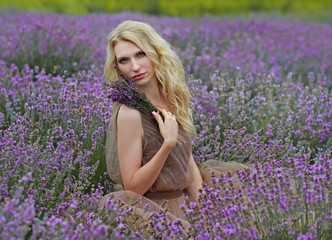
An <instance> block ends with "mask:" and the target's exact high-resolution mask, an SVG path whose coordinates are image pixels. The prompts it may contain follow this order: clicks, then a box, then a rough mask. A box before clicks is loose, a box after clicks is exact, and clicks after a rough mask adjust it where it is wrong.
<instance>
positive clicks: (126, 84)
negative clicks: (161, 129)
mask: <svg viewBox="0 0 332 240" xmlns="http://www.w3.org/2000/svg"><path fill="white" fill-rule="evenodd" d="M114 68H115V69H116V70H117V71H118V72H119V74H120V76H121V78H118V79H116V80H115V81H114V82H112V83H111V84H109V87H110V92H109V95H108V97H109V98H110V99H112V100H113V102H118V103H120V104H124V105H126V106H128V107H130V108H134V109H137V110H139V111H141V112H144V113H147V114H149V115H152V112H153V111H154V112H158V109H157V108H156V107H155V106H153V104H152V103H151V102H150V101H149V99H147V97H146V95H145V94H144V93H142V92H141V91H140V90H139V89H138V88H137V87H136V85H135V83H134V80H133V79H131V78H129V77H128V76H126V75H125V74H123V73H122V72H121V71H120V69H119V68H118V67H117V66H114Z"/></svg>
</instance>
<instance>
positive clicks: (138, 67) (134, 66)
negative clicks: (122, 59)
mask: <svg viewBox="0 0 332 240" xmlns="http://www.w3.org/2000/svg"><path fill="white" fill-rule="evenodd" d="M131 68H132V70H133V71H134V72H137V71H138V70H139V69H140V65H139V63H138V62H137V61H136V60H133V61H132V66H131Z"/></svg>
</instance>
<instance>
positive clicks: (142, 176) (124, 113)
mask: <svg viewBox="0 0 332 240" xmlns="http://www.w3.org/2000/svg"><path fill="white" fill-rule="evenodd" d="M160 111H161V112H163V111H164V110H160ZM164 113H166V111H164ZM156 120H157V121H158V123H159V128H160V132H161V134H162V136H163V138H164V143H163V144H162V146H161V148H160V149H159V150H158V152H157V153H156V154H155V155H154V156H153V158H152V159H151V160H150V161H149V162H148V163H146V164H145V165H144V166H141V164H142V155H143V153H142V133H143V129H142V123H141V115H140V113H139V112H138V111H137V110H134V109H131V108H128V107H126V106H122V107H121V108H120V110H119V113H118V119H117V128H118V129H117V131H118V154H119V164H120V171H121V177H122V183H123V185H124V188H125V189H126V190H131V191H133V192H136V193H138V194H140V195H143V194H144V193H145V192H146V191H147V190H148V189H149V188H150V187H151V186H152V184H153V183H154V182H155V181H156V179H157V177H158V175H159V173H160V171H161V169H162V167H163V165H164V163H165V161H166V159H167V156H168V154H169V153H170V151H171V150H172V148H173V147H174V146H175V144H176V139H177V134H178V125H177V122H176V120H172V119H170V118H168V117H167V116H165V122H163V121H162V119H161V117H160V116H159V115H158V116H156Z"/></svg>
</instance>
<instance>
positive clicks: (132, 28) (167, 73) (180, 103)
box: [104, 20, 195, 133]
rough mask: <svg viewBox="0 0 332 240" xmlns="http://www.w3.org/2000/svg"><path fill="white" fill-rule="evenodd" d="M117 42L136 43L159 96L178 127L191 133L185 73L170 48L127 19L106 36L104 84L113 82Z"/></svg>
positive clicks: (152, 32) (146, 28)
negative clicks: (151, 69) (149, 66)
mask: <svg viewBox="0 0 332 240" xmlns="http://www.w3.org/2000/svg"><path fill="white" fill-rule="evenodd" d="M119 41H129V42H132V43H134V44H136V45H137V46H138V47H139V48H140V49H142V51H144V52H145V54H146V55H147V56H148V57H149V58H150V60H151V61H152V62H153V64H154V68H155V73H156V77H157V80H158V85H159V88H160V91H161V94H162V95H163V96H164V97H165V99H166V100H167V103H168V105H169V107H170V110H171V112H172V113H173V114H174V115H175V116H176V119H177V121H178V122H179V124H180V125H181V126H182V127H183V128H184V129H185V130H186V131H188V132H191V133H195V128H194V125H193V124H192V120H191V111H190V109H189V108H188V104H189V102H190V93H189V90H188V87H187V86H186V83H185V72H184V69H183V66H182V63H181V61H180V59H179V57H178V56H177V55H176V53H175V51H174V50H173V48H172V46H171V45H170V44H169V43H168V42H167V41H166V40H165V39H163V38H162V37H161V36H160V35H159V34H158V33H157V32H156V31H155V30H154V29H153V28H152V27H151V26H150V25H148V24H146V23H143V22H137V21H132V20H127V21H124V22H122V23H120V24H119V25H118V26H117V27H116V28H115V29H114V30H113V31H112V32H111V33H110V34H109V36H108V44H107V58H106V62H105V66H104V75H105V77H106V78H107V80H108V81H114V80H115V79H116V78H117V77H119V76H118V72H117V71H116V70H115V69H114V66H115V65H117V62H116V59H115V54H114V46H115V44H116V43H118V42H119Z"/></svg>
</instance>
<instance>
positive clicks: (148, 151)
mask: <svg viewBox="0 0 332 240" xmlns="http://www.w3.org/2000/svg"><path fill="white" fill-rule="evenodd" d="M118 111H119V108H118V110H116V111H115V114H113V115H114V116H113V119H112V120H111V122H112V123H113V125H112V129H111V134H110V135H109V136H110V139H109V140H108V142H107V146H108V147H109V148H108V149H107V154H106V155H107V168H108V173H109V175H110V177H111V179H112V180H113V181H114V182H116V183H118V186H119V188H118V190H119V191H115V192H112V193H109V194H107V195H106V196H104V197H103V199H102V203H103V202H105V201H106V200H107V199H109V198H111V197H112V198H115V199H121V200H122V201H124V202H125V203H128V204H131V203H132V202H133V199H140V202H139V203H137V202H135V206H136V207H137V208H138V209H137V210H136V211H138V212H141V214H142V215H143V214H144V211H143V209H145V205H146V204H148V205H149V206H150V207H151V208H150V211H158V210H159V209H160V207H161V205H162V204H163V203H164V201H165V200H167V201H166V205H165V206H166V208H167V209H168V211H169V213H170V214H168V218H169V219H170V220H175V219H176V218H182V219H183V218H184V217H183V212H182V210H181V208H180V205H181V204H183V202H184V200H185V198H186V197H188V199H189V200H190V201H195V199H194V193H191V192H190V191H189V186H190V184H192V182H193V180H194V179H193V174H192V171H191V168H190V165H189V159H190V154H191V138H190V136H189V135H188V133H187V132H186V131H185V130H184V129H183V128H182V127H179V133H178V143H177V144H176V146H175V147H174V148H173V149H172V151H171V152H170V154H169V155H168V157H167V159H166V162H165V164H164V166H163V168H162V169H161V171H160V174H159V176H158V178H157V179H156V181H155V182H154V184H153V185H152V186H151V188H150V189H149V190H148V191H147V192H146V193H145V194H144V195H143V196H140V195H138V194H136V193H134V192H131V191H125V190H124V189H123V187H122V180H121V176H120V169H119V163H118V157H117V153H116V149H117V147H116V118H117V114H118ZM141 120H142V126H143V131H144V137H143V142H142V150H143V151H142V152H143V158H142V166H143V165H144V164H146V163H147V162H149V161H150V159H151V158H152V157H153V156H154V155H155V154H156V153H157V152H158V150H159V149H160V147H161V145H162V144H163V137H162V136H161V134H160V131H159V128H158V125H157V123H156V122H154V119H153V117H152V116H149V115H147V114H145V113H141ZM224 164H226V165H225V166H226V168H227V169H229V170H231V171H232V172H233V173H235V171H236V170H237V169H243V168H244V167H245V166H244V165H242V164H237V163H222V162H219V161H208V162H206V163H205V164H204V165H203V166H204V167H203V168H204V169H201V173H202V177H203V180H206V181H210V177H211V174H212V172H214V174H215V175H216V176H217V175H218V173H222V172H226V171H227V169H226V168H223V165H224Z"/></svg>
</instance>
